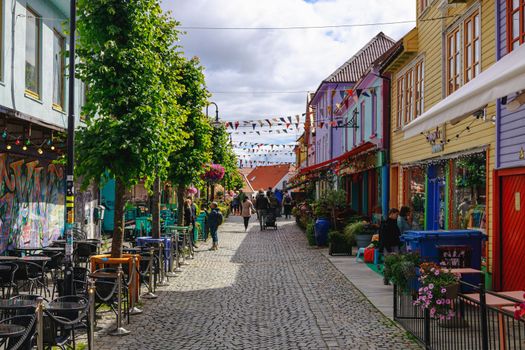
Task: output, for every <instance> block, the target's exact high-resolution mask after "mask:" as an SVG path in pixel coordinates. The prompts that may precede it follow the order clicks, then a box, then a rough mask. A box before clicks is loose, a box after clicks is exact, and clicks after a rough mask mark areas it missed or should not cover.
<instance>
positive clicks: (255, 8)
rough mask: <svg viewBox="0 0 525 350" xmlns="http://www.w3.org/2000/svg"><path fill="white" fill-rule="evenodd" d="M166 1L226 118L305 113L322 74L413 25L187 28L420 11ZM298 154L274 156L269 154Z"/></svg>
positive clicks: (380, 0)
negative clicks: (377, 38)
mask: <svg viewBox="0 0 525 350" xmlns="http://www.w3.org/2000/svg"><path fill="white" fill-rule="evenodd" d="M162 6H163V8H164V10H166V11H171V12H172V15H173V17H174V18H175V19H176V20H177V21H179V22H180V26H181V27H182V30H183V31H185V34H184V35H182V36H181V42H180V44H181V45H182V47H183V51H184V53H185V55H186V56H187V57H192V56H198V57H199V58H200V59H201V62H202V64H203V66H204V67H205V75H206V84H207V87H208V90H209V91H210V92H211V93H212V97H211V98H210V101H213V102H215V103H217V105H218V107H219V118H220V119H221V120H223V121H237V120H239V121H242V120H254V119H268V118H276V117H277V118H279V117H287V116H295V115H297V114H299V115H300V114H302V113H305V110H306V96H307V92H306V91H315V90H316V89H317V87H318V86H319V84H320V83H321V81H322V80H323V79H325V78H326V77H328V76H329V75H330V74H331V73H332V72H333V71H334V70H336V69H337V68H338V67H339V66H341V65H342V64H343V63H344V62H345V61H347V60H348V59H349V58H350V57H351V56H352V55H354V54H355V53H356V52H357V51H358V50H359V49H360V48H361V47H362V46H364V45H365V44H366V43H367V42H368V41H369V40H370V39H372V38H373V37H374V36H375V35H376V34H377V33H379V32H380V31H383V32H384V33H385V34H386V35H388V36H390V37H391V38H393V39H395V40H397V39H399V38H401V37H402V36H403V35H404V34H406V33H407V32H408V31H409V30H410V29H411V28H413V27H414V26H415V23H405V24H392V25H373V26H360V27H350V28H348V27H347V28H323V29H293V30H292V29H290V30H278V29H271V30H249V29H238V30H221V29H210V30H197V29H191V28H185V27H219V28H224V27H236V28H239V27H242V28H254V27H271V28H276V27H278V28H282V27H293V26H299V27H304V26H332V25H341V24H365V23H366V24H368V23H385V22H396V21H409V20H415V12H416V10H415V6H416V0H395V1H393V0H162ZM268 92H273V93H268ZM289 92H292V93H289ZM214 113H215V108H214V107H213V106H210V115H214ZM239 130H251V128H243V129H241V128H240V129H239ZM301 132H302V129H299V130H298V131H297V132H295V133H292V134H283V133H281V134H275V132H274V133H272V134H269V133H261V135H260V136H259V135H256V134H247V135H242V134H240V135H235V134H234V135H232V139H233V140H234V141H250V142H259V143H279V144H282V143H285V144H286V143H290V142H293V141H295V139H297V138H298V137H299V136H300V133H301ZM241 153H242V152H241ZM259 158H260V157H259ZM253 159H257V158H256V157H254V158H253ZM292 159H293V157H291V156H286V157H284V156H282V157H278V156H275V155H272V156H271V157H270V159H269V160H292Z"/></svg>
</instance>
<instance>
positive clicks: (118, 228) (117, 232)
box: [111, 179, 126, 258]
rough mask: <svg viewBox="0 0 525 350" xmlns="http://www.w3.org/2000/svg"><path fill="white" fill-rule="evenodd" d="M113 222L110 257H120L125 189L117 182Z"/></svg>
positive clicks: (117, 180) (122, 238)
mask: <svg viewBox="0 0 525 350" xmlns="http://www.w3.org/2000/svg"><path fill="white" fill-rule="evenodd" d="M115 187H116V188H115V221H114V226H115V227H114V228H113V241H112V243H111V257H112V258H121V257H122V241H123V240H124V205H125V204H126V199H125V195H126V188H125V187H124V184H123V183H122V182H121V181H120V180H119V179H116V180H115Z"/></svg>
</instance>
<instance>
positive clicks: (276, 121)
mask: <svg viewBox="0 0 525 350" xmlns="http://www.w3.org/2000/svg"><path fill="white" fill-rule="evenodd" d="M305 116H306V113H303V114H301V115H299V114H296V115H295V116H287V117H277V118H266V119H252V120H234V121H226V122H224V126H225V127H226V129H228V128H230V129H232V130H237V129H238V128H239V127H241V128H252V130H255V128H257V127H260V128H262V127H269V128H272V127H274V126H283V125H284V126H286V128H287V129H288V128H289V127H290V126H295V127H296V128H299V125H300V124H302V123H303V122H304V121H302V120H301V119H302V117H305Z"/></svg>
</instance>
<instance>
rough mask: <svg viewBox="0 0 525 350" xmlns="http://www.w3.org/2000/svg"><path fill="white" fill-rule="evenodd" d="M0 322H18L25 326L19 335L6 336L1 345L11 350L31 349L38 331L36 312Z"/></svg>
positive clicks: (0, 322) (0, 342) (17, 323)
mask: <svg viewBox="0 0 525 350" xmlns="http://www.w3.org/2000/svg"><path fill="white" fill-rule="evenodd" d="M0 324H16V325H19V326H22V327H24V328H25V331H24V333H22V334H21V335H19V336H12V337H6V338H4V339H2V340H1V341H0V346H4V347H5V346H6V345H7V347H6V348H7V349H11V350H31V349H32V348H33V346H32V344H33V343H34V337H35V333H36V313H35V312H34V311H33V313H32V314H31V315H19V316H13V317H9V318H6V319H3V320H1V321H0Z"/></svg>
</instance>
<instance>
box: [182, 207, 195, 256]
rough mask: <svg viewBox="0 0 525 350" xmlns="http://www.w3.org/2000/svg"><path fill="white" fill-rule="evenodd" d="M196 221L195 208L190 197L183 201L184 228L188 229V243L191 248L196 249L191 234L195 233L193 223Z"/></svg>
mask: <svg viewBox="0 0 525 350" xmlns="http://www.w3.org/2000/svg"><path fill="white" fill-rule="evenodd" d="M196 220H197V206H196V205H195V204H194V203H193V201H192V199H191V197H188V198H187V199H186V200H185V201H184V226H189V227H190V235H189V238H190V243H191V245H192V246H193V248H198V247H197V244H195V241H194V239H193V234H194V232H195V221H196Z"/></svg>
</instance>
